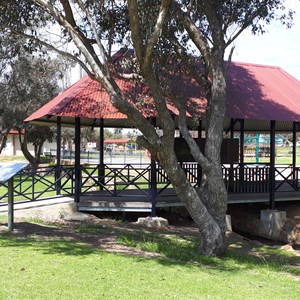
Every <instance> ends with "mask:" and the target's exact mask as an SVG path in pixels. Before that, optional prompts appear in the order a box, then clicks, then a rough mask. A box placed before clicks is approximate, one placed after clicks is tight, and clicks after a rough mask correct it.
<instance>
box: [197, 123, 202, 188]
mask: <svg viewBox="0 0 300 300" xmlns="http://www.w3.org/2000/svg"><path fill="white" fill-rule="evenodd" d="M201 138H202V120H201V119H199V123H198V145H200V141H201ZM201 179H202V169H201V167H200V165H199V164H197V186H198V187H200V185H201Z"/></svg>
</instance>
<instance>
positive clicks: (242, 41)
mask: <svg viewBox="0 0 300 300" xmlns="http://www.w3.org/2000/svg"><path fill="white" fill-rule="evenodd" d="M286 2H287V4H288V6H289V7H290V8H292V9H293V10H295V11H296V14H295V16H294V26H293V27H292V28H290V29H287V28H286V27H285V26H283V25H281V24H279V23H272V24H271V25H269V26H267V27H266V33H264V34H263V35H259V36H255V35H253V34H251V32H250V31H249V30H248V31H246V32H244V33H243V34H242V35H241V36H240V37H238V39H237V40H236V41H235V43H234V45H235V50H234V53H233V56H232V60H233V61H239V62H248V63H256V64H263V65H272V66H278V67H280V68H282V69H284V70H285V71H286V72H288V73H289V74H291V75H292V76H294V77H295V78H297V79H298V80H300V1H298V0H286Z"/></svg>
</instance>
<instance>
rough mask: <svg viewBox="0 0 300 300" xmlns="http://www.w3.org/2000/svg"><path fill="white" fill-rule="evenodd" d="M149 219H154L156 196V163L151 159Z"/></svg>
mask: <svg viewBox="0 0 300 300" xmlns="http://www.w3.org/2000/svg"><path fill="white" fill-rule="evenodd" d="M150 172H151V173H150V177H151V178H150V180H151V187H150V190H151V217H156V195H157V182H156V161H155V160H154V159H153V158H151V171H150Z"/></svg>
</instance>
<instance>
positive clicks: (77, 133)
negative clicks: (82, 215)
mask: <svg viewBox="0 0 300 300" xmlns="http://www.w3.org/2000/svg"><path fill="white" fill-rule="evenodd" d="M80 127H81V126H80V118H78V117H76V118H75V196H74V198H75V202H76V203H79V201H80V193H81V170H80Z"/></svg>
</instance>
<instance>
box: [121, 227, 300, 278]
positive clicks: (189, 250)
mask: <svg viewBox="0 0 300 300" xmlns="http://www.w3.org/2000/svg"><path fill="white" fill-rule="evenodd" d="M118 241H119V242H120V243H121V244H125V245H128V246H132V247H137V248H139V249H141V250H144V251H150V252H155V253H159V254H162V255H163V256H164V257H166V258H169V259H168V260H161V261H160V262H161V263H162V264H167V265H171V264H177V263H179V262H181V263H182V262H183V263H190V264H200V265H205V266H207V267H212V268H218V269H219V270H220V271H230V272H232V271H241V270H245V269H247V270H249V269H257V268H258V267H263V268H269V269H272V270H274V271H278V272H282V271H285V272H287V273H290V274H292V275H296V276H299V275H300V258H299V257H297V256H295V255H290V254H288V253H286V252H284V251H281V250H279V249H269V248H266V247H262V246H258V245H256V244H255V243H251V242H249V241H247V242H246V241H238V242H235V244H234V246H233V247H232V246H231V247H229V248H228V250H227V251H226V253H225V255H224V256H223V257H221V258H217V257H205V256H202V255H200V254H199V251H198V249H199V240H197V238H195V237H191V236H184V237H182V236H181V237H178V236H175V235H165V234H157V233H155V234H153V233H145V232H138V233H137V232H127V233H124V232H119V233H118ZM241 250H242V251H241Z"/></svg>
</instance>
